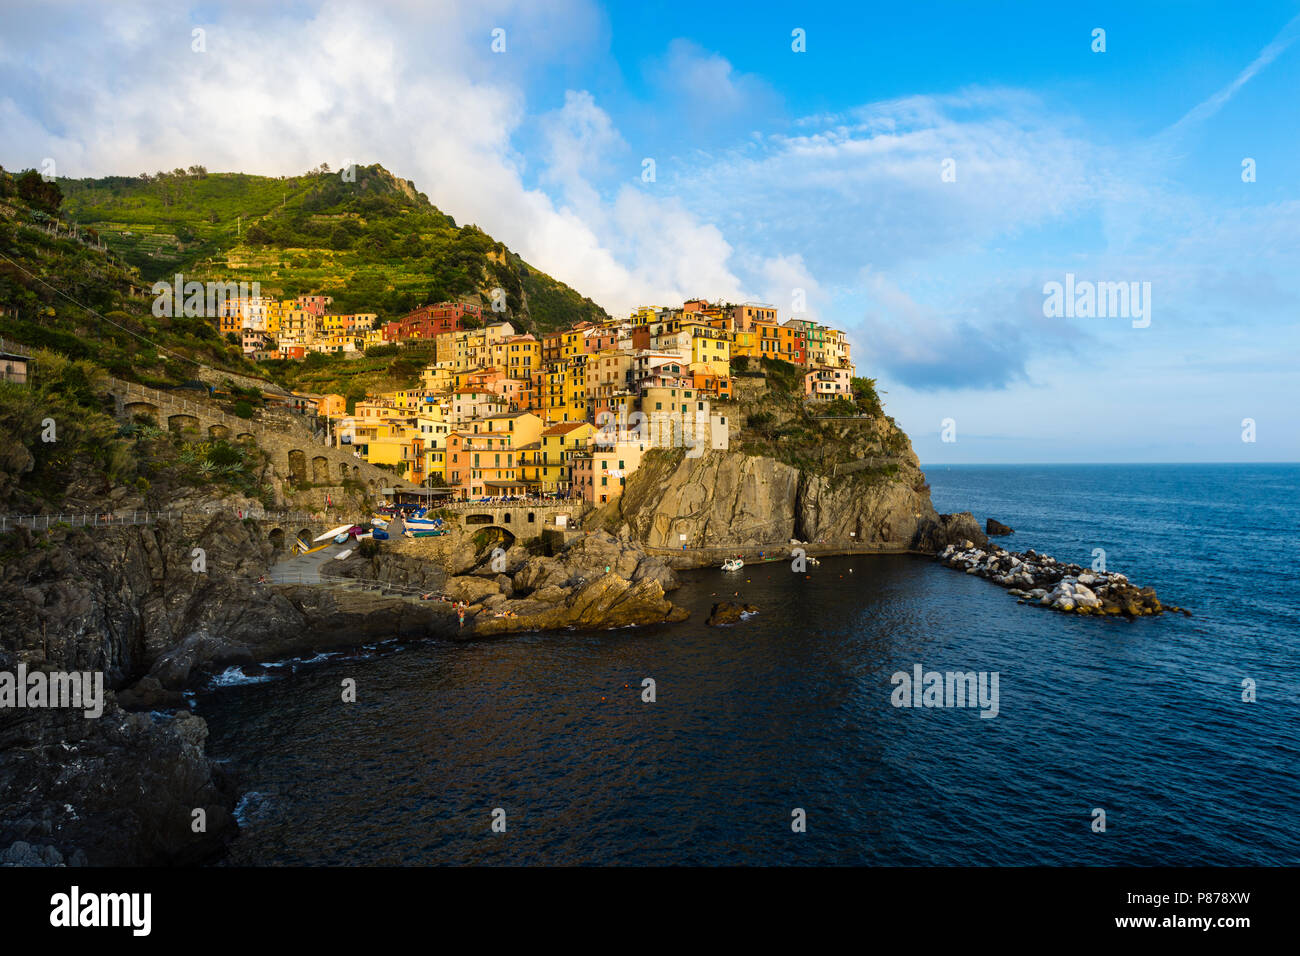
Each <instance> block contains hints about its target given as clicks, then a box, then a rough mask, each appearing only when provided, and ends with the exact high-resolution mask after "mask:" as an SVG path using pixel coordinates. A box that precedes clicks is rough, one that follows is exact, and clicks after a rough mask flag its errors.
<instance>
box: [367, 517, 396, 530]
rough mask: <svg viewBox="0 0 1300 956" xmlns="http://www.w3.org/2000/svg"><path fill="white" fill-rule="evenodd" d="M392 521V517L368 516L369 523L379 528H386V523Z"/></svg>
mask: <svg viewBox="0 0 1300 956" xmlns="http://www.w3.org/2000/svg"><path fill="white" fill-rule="evenodd" d="M391 520H392V515H381V514H373V515H371V516H370V523H371V524H373V525H378V526H379V527H381V528H386V527H388V522H389V521H391Z"/></svg>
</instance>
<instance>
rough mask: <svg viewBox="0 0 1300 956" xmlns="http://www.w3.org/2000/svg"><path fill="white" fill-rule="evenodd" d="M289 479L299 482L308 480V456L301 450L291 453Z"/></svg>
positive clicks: (296, 449)
mask: <svg viewBox="0 0 1300 956" xmlns="http://www.w3.org/2000/svg"><path fill="white" fill-rule="evenodd" d="M289 477H291V478H292V479H293V480H294V481H298V482H303V481H306V480H307V455H306V454H305V453H304V452H303V451H302V450H301V449H299V448H295V449H293V450H292V451H290V452H289Z"/></svg>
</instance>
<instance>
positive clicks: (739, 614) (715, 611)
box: [704, 601, 758, 627]
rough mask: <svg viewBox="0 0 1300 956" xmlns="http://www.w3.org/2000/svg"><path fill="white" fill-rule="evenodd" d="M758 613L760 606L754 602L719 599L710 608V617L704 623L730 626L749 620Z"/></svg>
mask: <svg viewBox="0 0 1300 956" xmlns="http://www.w3.org/2000/svg"><path fill="white" fill-rule="evenodd" d="M757 613H758V608H757V607H755V606H754V605H753V604H740V603H737V602H734V601H718V602H717V603H716V604H714V605H713V607H712V608H710V609H709V619H708V620H707V621H705V622H704V623H706V624H707V625H709V627H730V626H731V625H732V624H738V623H739V622H741V621H744V620H748V619H749V618H750V616H752V615H754V614H757Z"/></svg>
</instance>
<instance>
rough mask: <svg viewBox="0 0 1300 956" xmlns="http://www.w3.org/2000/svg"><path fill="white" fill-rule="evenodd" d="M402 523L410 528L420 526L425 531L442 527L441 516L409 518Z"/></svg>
mask: <svg viewBox="0 0 1300 956" xmlns="http://www.w3.org/2000/svg"><path fill="white" fill-rule="evenodd" d="M402 523H403V524H405V525H406V527H408V528H419V529H422V530H425V531H435V530H437V529H438V528H441V527H442V519H441V518H433V519H432V520H430V519H426V518H407V519H406V520H405V521H403V522H402Z"/></svg>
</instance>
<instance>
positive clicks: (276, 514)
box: [0, 507, 329, 531]
mask: <svg viewBox="0 0 1300 956" xmlns="http://www.w3.org/2000/svg"><path fill="white" fill-rule="evenodd" d="M223 510H225V509H222V508H217V507H210V508H204V509H200V510H198V511H131V512H126V511H121V512H114V511H103V512H98V513H94V514H91V513H81V514H56V515H0V531H9V530H12V529H14V528H19V527H23V528H30V529H32V530H33V531H46V530H48V529H50V528H53V527H54V526H55V525H60V524H62V525H67V526H68V527H70V528H120V527H124V526H135V525H147V524H156V523H157V522H158V521H161V520H166V521H176V520H181V519H185V518H210V517H212V516H213V515H216V514H220V513H222V511H223ZM235 517H237V518H240V519H241V520H246V521H247V520H251V521H259V522H261V521H266V522H271V523H275V524H286V523H287V524H325V523H326V522H327V521H328V520H329V519H328V518H326V517H325V516H324V515H313V514H309V513H308V512H305V511H263V512H259V513H256V514H254V513H248V514H244V515H240V514H238V512H236V515H235Z"/></svg>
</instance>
